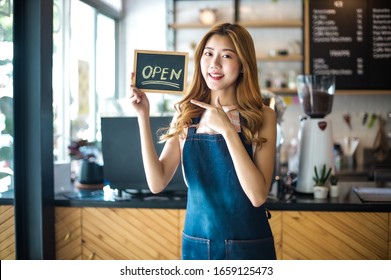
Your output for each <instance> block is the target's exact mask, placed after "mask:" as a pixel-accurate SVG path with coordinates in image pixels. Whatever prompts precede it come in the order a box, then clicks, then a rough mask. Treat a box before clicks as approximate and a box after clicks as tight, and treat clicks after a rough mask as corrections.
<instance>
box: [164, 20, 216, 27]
mask: <svg viewBox="0 0 391 280" xmlns="http://www.w3.org/2000/svg"><path fill="white" fill-rule="evenodd" d="M216 24H217V23H216ZM213 25H214V24H202V23H197V22H195V23H171V24H169V25H168V27H169V28H172V29H192V28H194V29H196V28H211V27H212V26H213Z"/></svg>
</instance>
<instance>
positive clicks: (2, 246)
mask: <svg viewBox="0 0 391 280" xmlns="http://www.w3.org/2000/svg"><path fill="white" fill-rule="evenodd" d="M15 259H16V255H15V219H14V206H12V205H0V260H15Z"/></svg>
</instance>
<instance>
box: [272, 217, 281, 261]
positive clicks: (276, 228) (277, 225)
mask: <svg viewBox="0 0 391 280" xmlns="http://www.w3.org/2000/svg"><path fill="white" fill-rule="evenodd" d="M270 213H271V214H272V217H271V219H269V224H270V227H271V229H272V232H273V236H274V246H275V247H276V255H277V260H281V259H282V251H281V250H282V217H283V216H282V212H280V211H270Z"/></svg>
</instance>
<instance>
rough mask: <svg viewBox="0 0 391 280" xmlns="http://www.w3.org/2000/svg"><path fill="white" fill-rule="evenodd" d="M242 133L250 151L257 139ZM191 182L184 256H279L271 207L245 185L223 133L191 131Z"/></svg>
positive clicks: (187, 172)
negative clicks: (249, 193) (269, 214)
mask: <svg viewBox="0 0 391 280" xmlns="http://www.w3.org/2000/svg"><path fill="white" fill-rule="evenodd" d="M239 136H240V137H241V139H242V142H243V144H244V146H245V148H246V150H247V152H248V154H249V155H250V156H252V147H251V144H250V145H249V144H246V143H245V142H244V137H243V135H242V134H241V133H239ZM183 168H184V176H185V178H186V182H187V184H188V200H187V209H186V220H185V227H184V233H183V237H182V259H219V260H222V259H276V253H275V248H274V240H273V234H272V232H271V229H270V225H269V222H268V219H267V216H266V210H265V207H264V206H263V205H262V206H260V207H254V206H253V205H252V204H251V202H250V200H249V199H248V197H247V196H246V195H245V193H244V191H243V189H242V187H241V186H240V183H239V179H238V177H237V175H236V172H235V168H234V165H233V162H232V158H231V155H230V153H229V151H228V148H227V145H226V143H225V140H224V138H223V136H222V135H220V134H201V133H200V134H197V133H196V128H195V127H190V128H189V130H188V135H187V139H186V142H185V145H184V147H183Z"/></svg>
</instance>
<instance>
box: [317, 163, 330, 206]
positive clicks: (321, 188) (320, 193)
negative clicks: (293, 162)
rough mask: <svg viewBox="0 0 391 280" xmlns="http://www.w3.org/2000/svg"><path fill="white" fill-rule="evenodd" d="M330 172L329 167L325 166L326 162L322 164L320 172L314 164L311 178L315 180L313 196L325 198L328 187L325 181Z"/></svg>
mask: <svg viewBox="0 0 391 280" xmlns="http://www.w3.org/2000/svg"><path fill="white" fill-rule="evenodd" d="M330 174H331V167H329V169H327V168H326V164H323V166H322V168H321V169H320V172H319V171H318V168H317V167H316V166H314V177H313V180H314V182H315V186H314V197H315V198H321V199H324V198H327V195H328V190H329V189H328V187H327V186H326V182H327V180H328V179H329V177H330Z"/></svg>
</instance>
